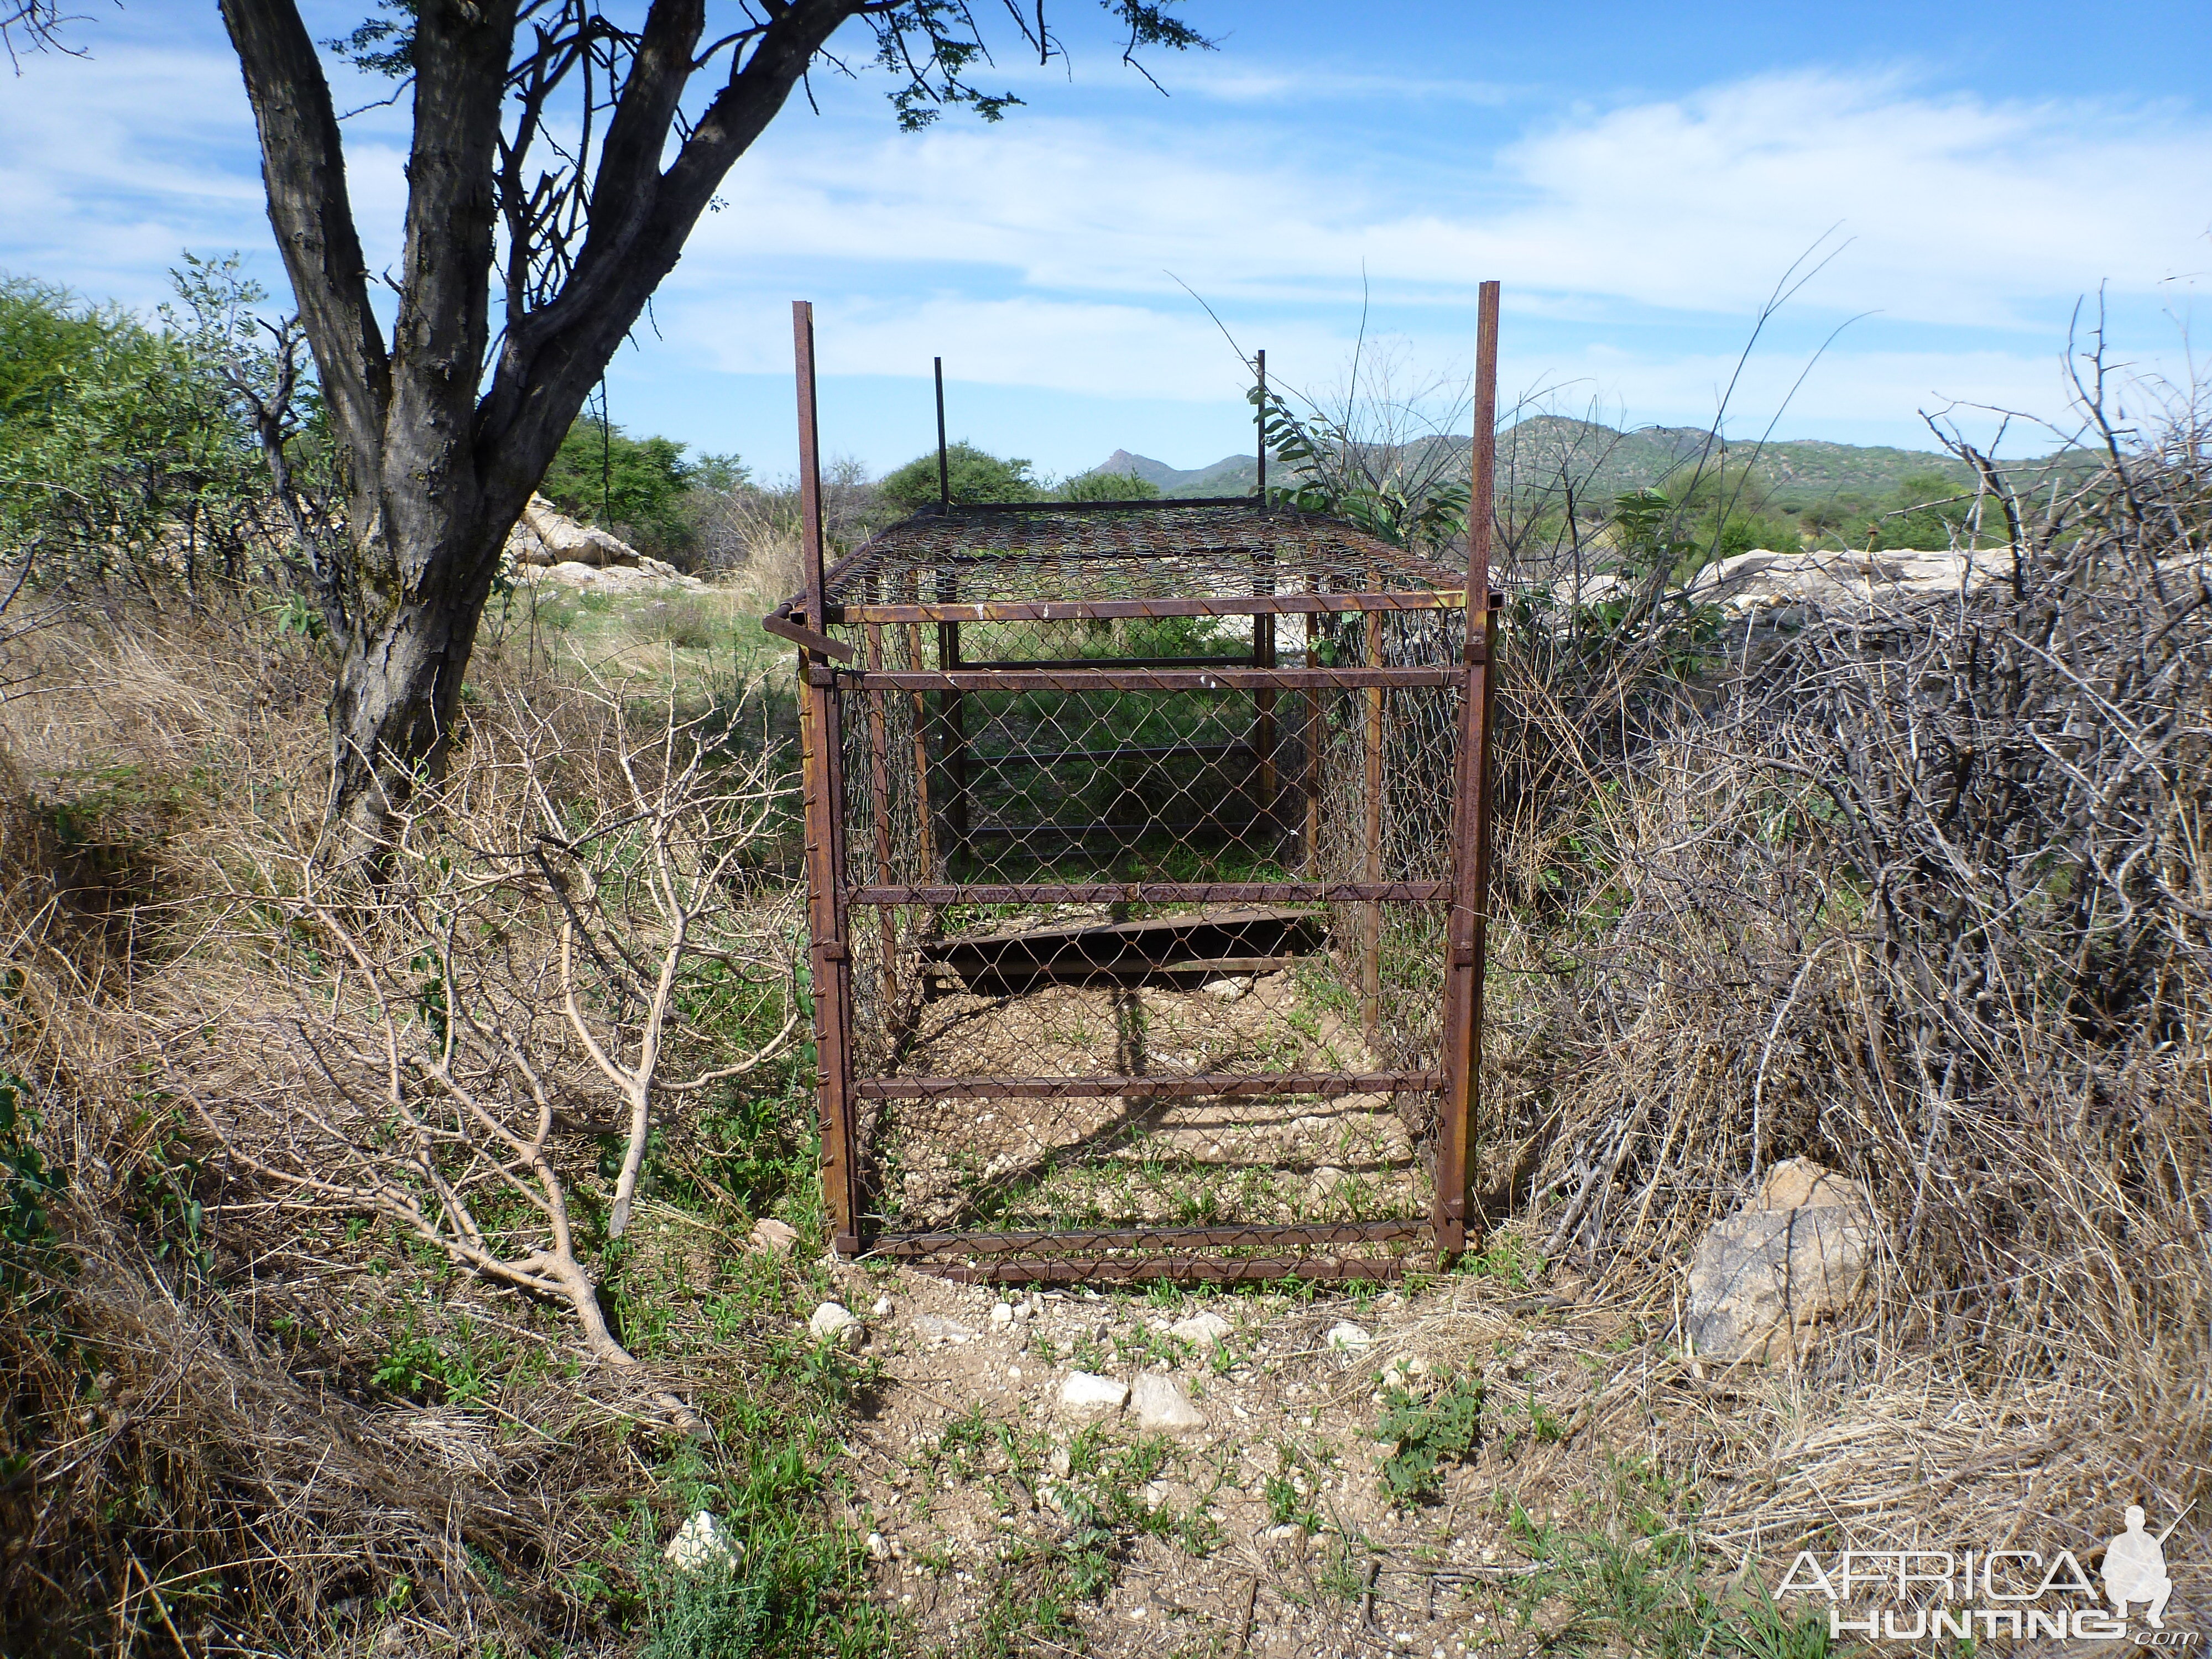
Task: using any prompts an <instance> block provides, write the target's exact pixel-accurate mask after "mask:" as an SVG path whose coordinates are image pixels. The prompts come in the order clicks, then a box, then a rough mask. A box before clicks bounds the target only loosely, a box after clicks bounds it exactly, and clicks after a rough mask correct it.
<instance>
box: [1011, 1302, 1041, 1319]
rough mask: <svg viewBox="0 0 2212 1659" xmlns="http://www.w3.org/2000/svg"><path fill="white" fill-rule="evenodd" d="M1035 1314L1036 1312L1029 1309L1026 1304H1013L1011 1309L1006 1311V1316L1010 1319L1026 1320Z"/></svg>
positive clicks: (1033, 1309) (1031, 1308)
mask: <svg viewBox="0 0 2212 1659" xmlns="http://www.w3.org/2000/svg"><path fill="white" fill-rule="evenodd" d="M1035 1313H1036V1309H1035V1308H1033V1307H1031V1306H1030V1304H1028V1303H1026V1302H1017V1303H1015V1304H1013V1306H1012V1309H1010V1310H1008V1314H1007V1316H1008V1317H1009V1318H1012V1319H1027V1318H1029V1317H1030V1316H1032V1315H1034V1314H1035Z"/></svg>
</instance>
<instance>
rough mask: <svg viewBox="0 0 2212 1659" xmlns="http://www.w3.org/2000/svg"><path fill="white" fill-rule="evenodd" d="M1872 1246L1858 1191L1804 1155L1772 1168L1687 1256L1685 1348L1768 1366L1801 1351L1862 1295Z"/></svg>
mask: <svg viewBox="0 0 2212 1659" xmlns="http://www.w3.org/2000/svg"><path fill="white" fill-rule="evenodd" d="M1877 1243H1878V1232H1877V1228H1876V1224H1875V1212H1874V1204H1873V1201H1872V1200H1871V1199H1870V1198H1869V1195H1868V1194H1867V1190H1866V1188H1864V1187H1863V1186H1861V1185H1860V1184H1859V1183H1858V1182H1856V1181H1851V1180H1849V1179H1847V1178H1845V1177H1844V1176H1839V1175H1837V1174H1835V1173H1834V1172H1833V1171H1832V1170H1826V1169H1823V1168H1822V1167H1821V1166H1820V1164H1815V1163H1814V1162H1813V1161H1812V1160H1811V1159H1809V1158H1792V1159H1790V1161H1789V1162H1788V1163H1786V1164H1777V1165H1776V1166H1775V1167H1774V1168H1773V1169H1772V1170H1769V1171H1768V1172H1767V1176H1766V1179H1765V1181H1764V1182H1760V1184H1759V1190H1758V1192H1756V1193H1754V1194H1753V1195H1752V1196H1751V1197H1750V1198H1749V1199H1747V1200H1745V1202H1744V1204H1743V1206H1741V1208H1740V1209H1738V1210H1737V1211H1736V1212H1735V1214H1734V1215H1732V1216H1729V1217H1728V1218H1726V1219H1724V1220H1722V1221H1717V1222H1716V1223H1714V1224H1713V1225H1712V1227H1711V1230H1709V1231H1707V1232H1706V1234H1705V1237H1704V1238H1702V1239H1701V1240H1699V1243H1698V1248H1697V1250H1696V1252H1695V1253H1694V1254H1693V1255H1692V1256H1691V1258H1690V1305H1689V1309H1688V1310H1687V1313H1686V1316H1685V1317H1684V1320H1683V1325H1684V1334H1685V1335H1686V1337H1687V1338H1688V1340H1689V1344H1690V1351H1691V1353H1692V1355H1693V1356H1694V1357H1695V1358H1699V1359H1705V1360H1718V1361H1724V1362H1734V1361H1738V1360H1744V1361H1750V1362H1753V1363H1757V1364H1764V1363H1765V1362H1766V1361H1768V1360H1770V1359H1773V1358H1778V1357H1781V1356H1785V1355H1791V1354H1795V1353H1796V1352H1799V1351H1801V1350H1802V1348H1803V1346H1805V1344H1806V1343H1807V1342H1808V1340H1810V1337H1811V1335H1812V1333H1813V1330H1814V1328H1815V1327H1816V1326H1818V1325H1819V1324H1820V1323H1821V1322H1824V1321H1827V1320H1832V1319H1834V1318H1836V1317H1837V1316H1839V1315H1841V1314H1842V1313H1843V1312H1844V1311H1845V1310H1847V1309H1848V1308H1849V1307H1850V1305H1851V1304H1853V1303H1854V1302H1855V1301H1856V1300H1857V1298H1858V1297H1859V1296H1860V1295H1861V1294H1862V1293H1863V1291H1864V1290H1865V1288H1866V1284H1867V1279H1868V1274H1869V1269H1870V1268H1871V1267H1872V1266H1873V1262H1874V1254H1875V1246H1876V1244H1877Z"/></svg>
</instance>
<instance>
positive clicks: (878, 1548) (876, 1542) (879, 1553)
mask: <svg viewBox="0 0 2212 1659" xmlns="http://www.w3.org/2000/svg"><path fill="white" fill-rule="evenodd" d="M868 1554H869V1556H870V1558H871V1559H874V1560H878V1561H888V1560H890V1559H891V1547H890V1545H889V1544H886V1543H885V1542H884V1535H883V1534H881V1533H879V1532H872V1533H870V1534H868Z"/></svg>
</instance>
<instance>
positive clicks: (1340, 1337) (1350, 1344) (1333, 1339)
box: [1323, 1319, 1375, 1353]
mask: <svg viewBox="0 0 2212 1659" xmlns="http://www.w3.org/2000/svg"><path fill="white" fill-rule="evenodd" d="M1323 1340H1325V1341H1326V1342H1327V1343H1328V1346H1330V1347H1332V1348H1335V1349H1338V1350H1339V1351H1340V1352H1345V1353H1358V1352H1360V1351H1361V1350H1363V1349H1364V1348H1368V1347H1371V1346H1374V1342H1375V1339H1374V1338H1373V1337H1371V1336H1370V1335H1369V1334H1367V1333H1366V1332H1365V1331H1364V1330H1362V1329H1361V1328H1359V1327H1358V1326H1357V1325H1355V1324H1353V1323H1352V1322H1351V1321H1350V1320H1348V1319H1347V1320H1340V1321H1339V1322H1337V1323H1335V1324H1334V1325H1332V1326H1330V1327H1329V1328H1328V1336H1327V1337H1326V1338H1325V1339H1323Z"/></svg>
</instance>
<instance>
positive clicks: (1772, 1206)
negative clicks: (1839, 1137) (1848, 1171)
mask: <svg viewBox="0 0 2212 1659" xmlns="http://www.w3.org/2000/svg"><path fill="white" fill-rule="evenodd" d="M1838 1206H1855V1207H1861V1208H1863V1207H1867V1206H1869V1198H1868V1196H1867V1189H1866V1188H1864V1187H1863V1186H1861V1185H1860V1184H1859V1183H1858V1182H1856V1181H1853V1180H1852V1179H1851V1178H1850V1176H1839V1175H1838V1174H1837V1173H1836V1172H1835V1171H1834V1170H1830V1169H1827V1168H1825V1167H1824V1166H1822V1165H1820V1164H1816V1163H1814V1161H1813V1160H1812V1159H1811V1158H1789V1159H1787V1160H1785V1161H1784V1162H1783V1163H1780V1164H1776V1165H1775V1166H1774V1167H1773V1168H1772V1169H1771V1170H1768V1171H1767V1172H1766V1179H1765V1180H1764V1181H1762V1182H1759V1192H1758V1194H1757V1195H1756V1196H1755V1197H1753V1199H1752V1200H1751V1202H1750V1203H1748V1204H1747V1205H1746V1206H1744V1207H1745V1208H1746V1209H1752V1210H1825V1209H1832V1208H1835V1207H1838Z"/></svg>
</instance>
